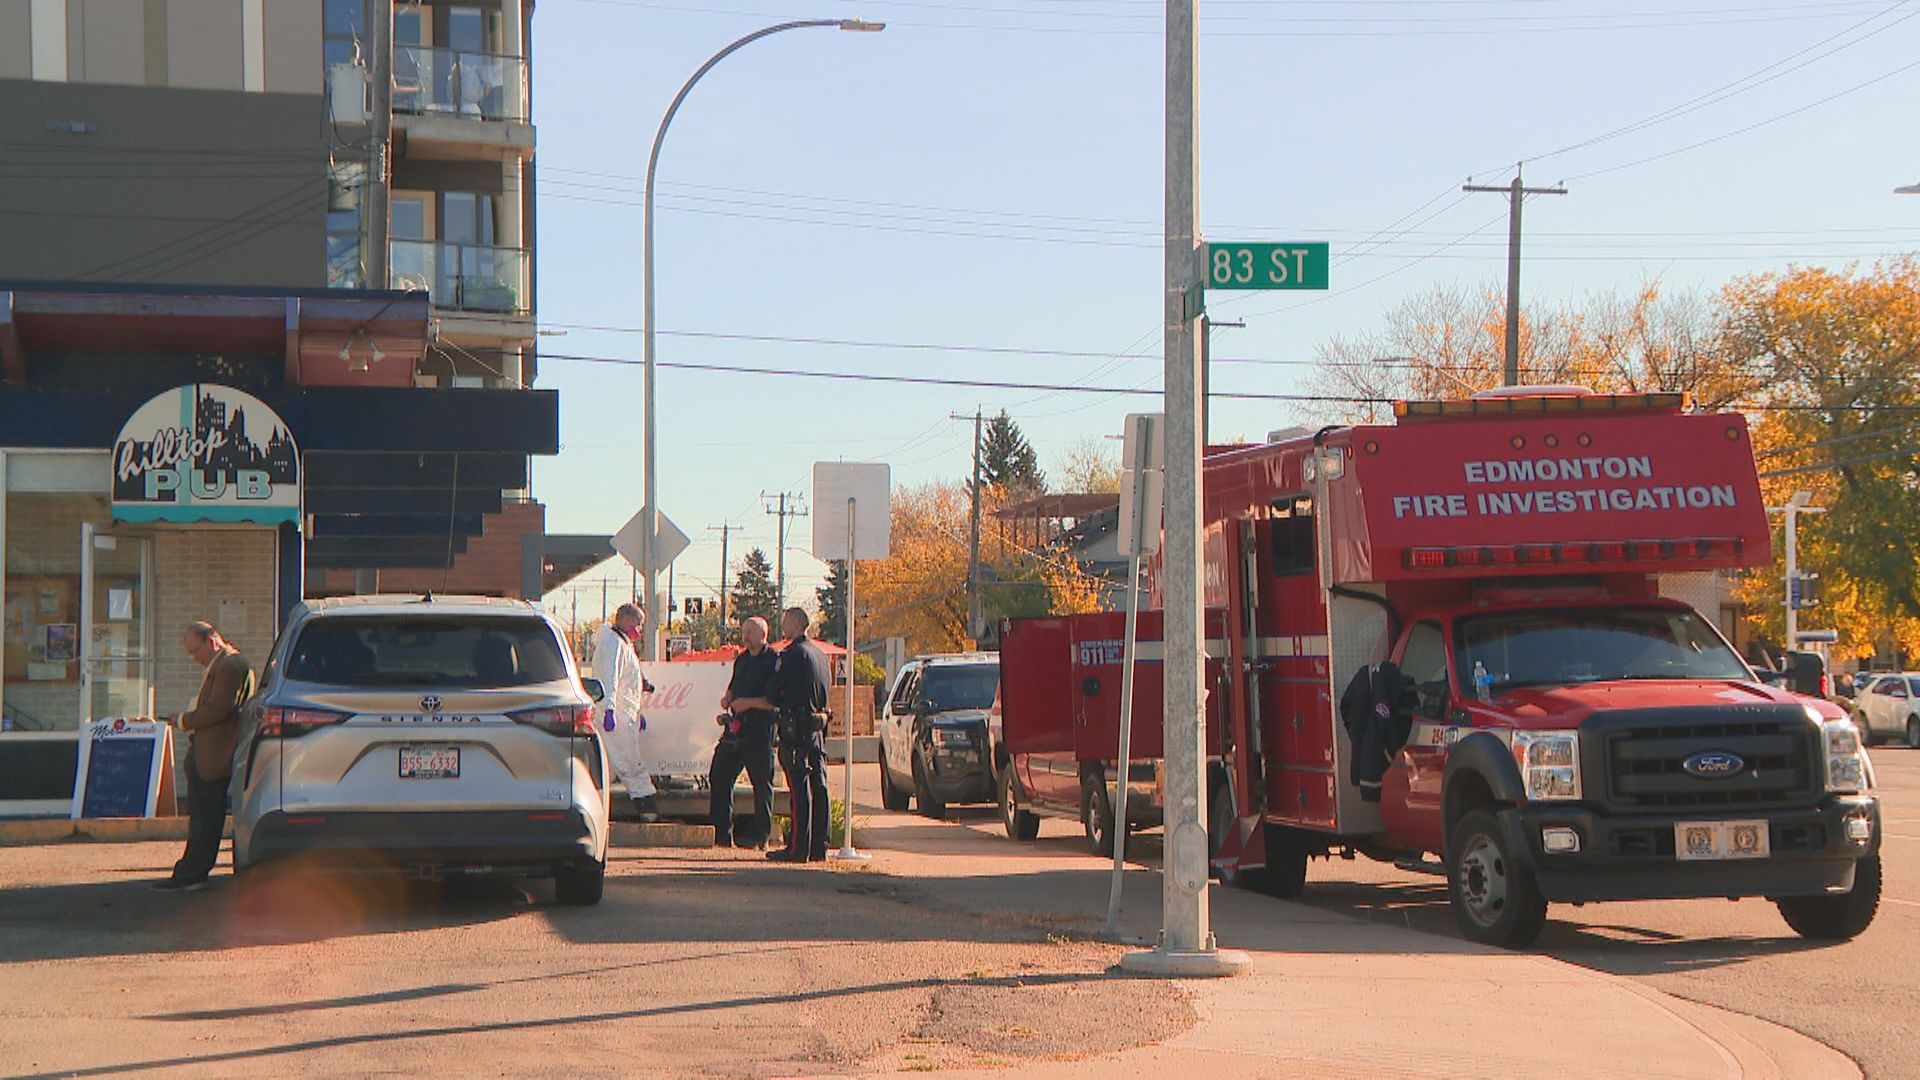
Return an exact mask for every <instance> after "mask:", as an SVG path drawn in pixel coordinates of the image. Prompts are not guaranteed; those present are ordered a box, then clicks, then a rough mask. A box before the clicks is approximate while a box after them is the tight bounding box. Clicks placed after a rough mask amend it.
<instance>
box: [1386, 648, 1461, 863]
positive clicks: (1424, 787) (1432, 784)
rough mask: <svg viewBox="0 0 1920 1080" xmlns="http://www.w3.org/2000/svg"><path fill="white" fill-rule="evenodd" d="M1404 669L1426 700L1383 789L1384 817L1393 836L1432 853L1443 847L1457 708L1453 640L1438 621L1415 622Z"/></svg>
mask: <svg viewBox="0 0 1920 1080" xmlns="http://www.w3.org/2000/svg"><path fill="white" fill-rule="evenodd" d="M1399 657H1400V659H1399V664H1400V671H1401V673H1402V674H1404V675H1405V676H1406V677H1407V678H1408V679H1410V680H1411V681H1412V682H1413V685H1414V689H1415V690H1416V691H1417V692H1418V694H1419V697H1420V706H1419V710H1418V712H1417V713H1416V714H1415V716H1414V718H1413V731H1412V732H1411V733H1410V734H1409V735H1408V736H1407V745H1406V746H1405V747H1404V748H1402V749H1401V751H1400V753H1398V754H1397V755H1395V756H1394V759H1393V763H1392V764H1391V765H1390V766H1388V768H1387V775H1386V776H1385V777H1384V778H1383V779H1382V783H1381V790H1380V817H1381V819H1382V820H1383V821H1384V822H1385V823H1386V825H1387V829H1388V832H1389V833H1391V834H1392V835H1393V836H1395V837H1396V838H1399V839H1405V840H1414V841H1417V842H1419V843H1421V844H1422V845H1424V846H1425V847H1426V848H1427V850H1429V851H1440V850H1442V849H1443V844H1444V839H1443V836H1442V834H1443V832H1444V831H1445V827H1444V824H1443V822H1442V820H1441V804H1440V797H1441V782H1442V780H1443V779H1444V778H1445V775H1446V768H1447V751H1448V749H1449V747H1451V745H1452V741H1451V740H1450V739H1449V738H1448V735H1449V729H1450V724H1451V721H1450V720H1449V719H1448V718H1449V716H1450V714H1451V712H1452V708H1453V698H1452V688H1451V685H1450V684H1451V680H1450V679H1449V678H1448V672H1449V671H1450V670H1451V669H1450V666H1449V665H1448V663H1447V637H1446V632H1445V631H1444V630H1442V629H1441V626H1440V624H1439V623H1438V622H1436V621H1434V620H1432V619H1425V620H1422V621H1420V622H1417V623H1414V624H1413V625H1412V626H1411V627H1409V628H1408V629H1407V632H1406V635H1405V636H1404V637H1403V638H1402V639H1401V644H1400V652H1399Z"/></svg>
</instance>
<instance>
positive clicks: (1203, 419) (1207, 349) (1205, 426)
mask: <svg viewBox="0 0 1920 1080" xmlns="http://www.w3.org/2000/svg"><path fill="white" fill-rule="evenodd" d="M1215 328H1219V329H1222V330H1245V329H1246V328H1247V320H1245V319H1235V320H1233V321H1232V322H1228V321H1226V320H1225V319H1215V318H1214V317H1213V316H1211V315H1206V314H1202V315H1201V316H1200V449H1201V450H1203V451H1204V450H1205V449H1206V448H1207V446H1208V445H1210V444H1211V443H1212V442H1213V331H1214V329H1215Z"/></svg>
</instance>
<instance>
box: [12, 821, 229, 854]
mask: <svg viewBox="0 0 1920 1080" xmlns="http://www.w3.org/2000/svg"><path fill="white" fill-rule="evenodd" d="M232 834H233V829H232V824H231V822H229V824H228V827H227V828H226V829H225V830H224V831H223V835H227V836H231V835H232ZM186 838H187V819H186V818H184V817H164V818H79V819H77V820H76V819H70V818H30V819H26V820H22V821H0V847H26V846H30V845H34V844H58V843H62V842H65V841H69V840H97V841H105V842H107V843H121V844H129V843H138V842H141V841H145V840H185V839H186Z"/></svg>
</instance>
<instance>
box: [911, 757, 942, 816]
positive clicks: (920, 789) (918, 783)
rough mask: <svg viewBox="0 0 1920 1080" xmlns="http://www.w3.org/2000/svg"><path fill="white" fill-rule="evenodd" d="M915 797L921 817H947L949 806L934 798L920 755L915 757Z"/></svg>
mask: <svg viewBox="0 0 1920 1080" xmlns="http://www.w3.org/2000/svg"><path fill="white" fill-rule="evenodd" d="M913 797H914V799H915V800H917V801H918V802H919V804H920V816H922V817H930V818H944V817H946V816H947V804H946V803H943V802H941V801H940V800H939V799H936V798H934V797H933V788H932V787H931V786H930V785H928V783H927V771H926V769H925V768H923V767H922V766H921V764H920V755H918V754H915V755H914V757H913Z"/></svg>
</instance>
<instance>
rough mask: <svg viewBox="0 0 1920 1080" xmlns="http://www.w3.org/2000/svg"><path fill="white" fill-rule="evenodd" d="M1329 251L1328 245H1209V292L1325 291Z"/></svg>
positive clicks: (1319, 243) (1313, 243)
mask: <svg viewBox="0 0 1920 1080" xmlns="http://www.w3.org/2000/svg"><path fill="white" fill-rule="evenodd" d="M1329 248H1330V245H1328V244H1326V243H1324V242H1312V243H1298V244H1294V243H1288V244H1217V243H1209V244H1208V245H1207V279H1206V280H1207V288H1209V289H1324V288H1326V287H1327V277H1328V265H1329V263H1330V262H1331V255H1330V251H1329Z"/></svg>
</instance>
